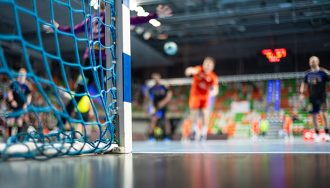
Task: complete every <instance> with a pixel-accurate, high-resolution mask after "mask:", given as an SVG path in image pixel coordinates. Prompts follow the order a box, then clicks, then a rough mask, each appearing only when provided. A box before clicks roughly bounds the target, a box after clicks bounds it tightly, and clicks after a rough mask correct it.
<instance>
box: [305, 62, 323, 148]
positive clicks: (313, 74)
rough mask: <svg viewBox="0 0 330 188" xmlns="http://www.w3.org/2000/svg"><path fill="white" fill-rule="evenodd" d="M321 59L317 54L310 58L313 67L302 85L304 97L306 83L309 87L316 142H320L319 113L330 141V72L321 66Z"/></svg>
mask: <svg viewBox="0 0 330 188" xmlns="http://www.w3.org/2000/svg"><path fill="white" fill-rule="evenodd" d="M319 64H320V60H319V58H318V57H316V56H312V57H310V59H309V66H310V67H311V69H310V70H308V71H307V72H306V74H305V78H304V82H302V84H301V86H300V94H301V98H303V95H304V91H305V85H307V87H308V93H309V101H310V103H311V104H312V110H311V112H310V113H311V114H312V115H313V124H314V128H315V133H316V137H315V142H320V141H321V139H320V136H319V125H318V121H317V115H318V114H319V113H320V114H321V116H322V118H323V123H324V130H325V133H326V141H330V136H329V122H328V121H329V119H328V114H327V109H328V108H327V107H328V103H327V89H326V88H327V83H328V82H329V80H330V75H329V72H328V71H327V70H326V69H324V68H321V67H320V66H319Z"/></svg>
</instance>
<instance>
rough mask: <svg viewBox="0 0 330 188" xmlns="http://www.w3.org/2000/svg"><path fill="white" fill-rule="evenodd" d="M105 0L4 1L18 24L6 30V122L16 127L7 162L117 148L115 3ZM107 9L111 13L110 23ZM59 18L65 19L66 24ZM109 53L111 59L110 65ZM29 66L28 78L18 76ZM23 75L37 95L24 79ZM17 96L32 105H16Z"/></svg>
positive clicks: (1, 71)
mask: <svg viewBox="0 0 330 188" xmlns="http://www.w3.org/2000/svg"><path fill="white" fill-rule="evenodd" d="M91 3H93V4H96V5H95V6H94V7H95V8H96V9H94V7H92V6H90V4H91ZM100 3H101V2H100V0H99V1H91V2H90V1H86V0H47V1H44V0H43V1H40V0H38V1H37V0H28V1H23V0H22V1H19V0H0V7H1V8H0V11H1V12H6V14H7V15H6V16H7V18H8V19H9V21H10V22H11V23H12V24H11V29H8V30H6V29H2V30H0V42H1V43H0V75H1V84H2V90H1V92H2V94H3V96H4V97H3V101H5V102H4V103H5V104H6V105H4V107H3V108H1V119H2V120H3V122H4V123H3V126H5V127H6V128H8V127H13V128H12V129H11V133H12V134H11V136H10V137H8V138H7V139H6V143H5V144H1V145H0V154H1V156H2V158H10V157H25V158H36V159H44V158H50V157H57V156H62V155H78V154H84V153H99V152H100V153H101V152H106V151H110V150H111V149H112V148H113V147H114V146H115V145H116V141H117V140H116V137H115V129H116V126H117V123H116V122H117V103H116V93H117V90H116V71H115V70H116V57H115V54H116V53H115V50H116V48H115V46H116V30H115V28H116V27H115V25H116V23H115V17H116V11H115V4H114V1H113V0H104V1H102V3H104V4H100ZM103 5H104V6H106V7H108V8H107V10H110V18H109V21H107V23H108V24H106V22H105V11H104V10H103V9H104V7H103ZM1 9H2V10H1ZM50 20H51V21H50ZM55 20H56V21H58V22H59V23H60V22H62V23H60V26H59V27H58V25H57V22H56V21H55ZM63 25H67V26H63ZM106 34H108V35H109V39H110V40H109V41H110V42H109V43H108V44H107V45H106V44H105V35H106ZM84 48H85V49H86V51H85V54H84V55H83V52H82V51H83V49H84ZM106 54H107V55H108V56H111V63H109V64H108V66H107V65H106V60H105V58H106ZM17 59H19V61H18V62H19V63H17V61H16V60H17ZM22 67H23V68H25V69H26V74H25V73H24V71H23V72H21V71H19V68H22ZM24 76H26V79H27V81H26V83H25V85H27V86H28V88H29V89H30V90H31V93H30V94H29V93H28V92H25V91H26V90H24V89H22V85H23V84H22V82H19V81H20V79H21V78H22V77H24ZM14 86H16V87H14ZM17 88H18V89H17ZM10 93H16V94H14V95H16V98H20V99H22V101H24V102H22V103H24V104H27V105H22V106H21V107H16V108H13V106H12V101H10ZM29 96H31V97H32V100H31V103H29ZM13 100H15V97H14V99H13ZM16 100H17V99H16ZM20 120H22V122H23V126H21V123H20V122H19V121H20ZM21 127H22V128H21ZM15 128H16V130H17V131H16V133H15ZM24 129H25V130H24ZM8 130H9V129H8ZM8 130H7V133H6V134H7V135H8V134H9V132H8ZM6 134H4V135H6Z"/></svg>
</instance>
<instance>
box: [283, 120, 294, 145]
mask: <svg viewBox="0 0 330 188" xmlns="http://www.w3.org/2000/svg"><path fill="white" fill-rule="evenodd" d="M292 126H293V120H292V118H291V117H290V115H288V114H287V115H285V116H284V120H283V133H284V139H285V141H293V134H292Z"/></svg>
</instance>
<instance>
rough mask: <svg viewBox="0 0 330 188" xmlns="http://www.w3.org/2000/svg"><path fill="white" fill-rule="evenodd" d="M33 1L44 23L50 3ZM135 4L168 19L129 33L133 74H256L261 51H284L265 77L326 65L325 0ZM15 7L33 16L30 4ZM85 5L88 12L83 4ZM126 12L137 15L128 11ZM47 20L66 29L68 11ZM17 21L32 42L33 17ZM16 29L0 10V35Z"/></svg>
mask: <svg viewBox="0 0 330 188" xmlns="http://www.w3.org/2000/svg"><path fill="white" fill-rule="evenodd" d="M35 1H36V3H37V11H38V15H39V16H40V17H41V18H43V19H44V20H50V19H51V16H50V9H49V7H50V6H49V2H50V0H35ZM61 1H63V2H68V0H61ZM131 1H133V2H134V0H131ZM135 1H136V4H137V6H142V7H143V8H144V9H145V10H146V11H148V12H154V11H155V8H156V7H157V5H159V4H166V5H169V6H170V7H171V8H172V9H173V16H172V17H169V18H163V19H159V21H160V22H161V26H159V27H154V26H152V25H151V24H149V23H147V24H143V25H140V26H138V27H132V32H131V33H132V61H133V68H139V67H155V68H157V67H159V66H169V68H168V69H169V70H168V71H167V72H169V74H172V76H178V75H179V76H182V72H183V71H182V70H183V69H184V67H186V66H188V65H192V64H197V63H200V62H201V60H202V59H203V57H204V56H206V55H211V56H214V57H215V58H216V59H217V62H219V63H221V65H222V66H221V70H219V72H220V73H221V74H244V73H256V70H257V68H256V67H258V66H257V65H259V64H261V63H264V62H261V61H265V58H264V56H263V55H261V50H262V49H265V48H271V49H274V48H286V49H287V52H288V57H287V59H286V61H287V62H288V63H286V64H282V65H281V67H280V68H276V69H274V68H273V67H272V66H265V64H263V66H260V68H261V69H262V70H263V71H265V72H272V71H274V70H276V71H282V72H285V71H298V70H304V69H306V68H307V67H306V58H308V56H309V55H312V54H315V55H319V56H320V57H321V59H322V60H326V61H330V57H329V56H330V55H329V54H330V53H329V52H330V34H329V33H330V1H329V0H272V1H271V0H135ZM16 2H17V3H18V4H19V5H21V6H22V7H26V8H28V9H30V10H32V2H33V0H16ZM70 2H71V6H72V7H73V8H81V7H82V5H81V3H80V2H81V0H71V1H70ZM85 2H86V3H85V6H88V1H87V0H86V1H85ZM131 13H132V15H135V14H136V12H135V11H131ZM54 14H55V18H56V20H57V21H58V22H59V23H61V24H64V25H65V24H69V21H68V14H69V13H68V9H67V8H65V7H63V6H59V5H57V4H56V3H55V4H54ZM20 17H22V18H24V19H23V20H21V21H20V24H21V28H22V32H23V36H24V37H25V38H26V39H27V40H29V41H31V42H34V43H37V42H38V40H37V38H38V36H37V32H36V29H37V28H38V27H37V25H36V22H35V20H34V18H33V17H32V16H31V15H28V14H24V13H21V14H20ZM73 18H74V23H79V22H80V21H81V20H82V18H83V17H82V16H81V15H80V14H74V15H73ZM15 29H16V25H15V22H14V19H13V10H12V8H11V7H10V6H1V7H0V32H7V33H8V32H13V31H14V30H15ZM146 32H148V33H150V34H151V38H150V39H148V40H146V39H145V38H144V37H143V35H144V33H146ZM42 39H43V43H44V44H46V45H45V47H46V49H47V50H49V51H50V52H54V51H55V43H54V36H53V35H47V34H45V33H42ZM59 40H60V45H61V52H62V54H63V56H64V57H68V58H72V53H73V51H74V45H73V40H72V39H69V38H65V37H62V38H60V39H59ZM167 41H174V42H176V43H177V44H178V46H179V50H178V53H177V54H176V55H174V56H168V55H166V54H165V53H164V52H163V45H164V43H165V42H167ZM8 45H9V44H6V46H7V47H8ZM14 47H15V46H14ZM14 47H13V48H14ZM84 48H85V44H81V43H79V50H80V52H81V54H82V53H83V50H84ZM36 55H37V54H36ZM260 62H261V63H260ZM258 63H259V64H258ZM329 68H330V67H329ZM162 70H163V69H162ZM164 70H165V69H164ZM165 71H166V70H165ZM144 72H146V71H144Z"/></svg>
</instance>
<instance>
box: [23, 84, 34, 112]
mask: <svg viewBox="0 0 330 188" xmlns="http://www.w3.org/2000/svg"><path fill="white" fill-rule="evenodd" d="M27 87H28V92H27V96H26V103H25V104H24V106H23V108H27V106H28V105H30V104H31V101H32V92H31V90H30V87H29V86H28V84H27Z"/></svg>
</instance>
